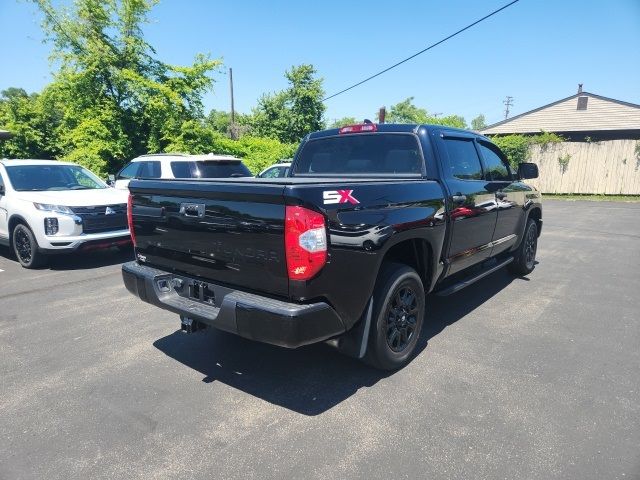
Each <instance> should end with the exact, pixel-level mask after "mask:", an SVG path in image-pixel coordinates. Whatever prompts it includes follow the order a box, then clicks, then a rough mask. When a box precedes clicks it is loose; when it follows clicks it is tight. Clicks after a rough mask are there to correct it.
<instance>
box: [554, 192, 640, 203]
mask: <svg viewBox="0 0 640 480" xmlns="http://www.w3.org/2000/svg"><path fill="white" fill-rule="evenodd" d="M542 198H548V199H551V200H569V201H573V202H575V201H576V200H586V201H589V202H640V195H589V194H580V193H543V194H542Z"/></svg>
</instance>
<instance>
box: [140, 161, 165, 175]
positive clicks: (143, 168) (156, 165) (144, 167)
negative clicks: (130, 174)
mask: <svg viewBox="0 0 640 480" xmlns="http://www.w3.org/2000/svg"><path fill="white" fill-rule="evenodd" d="M161 176H162V173H161V167H160V162H158V161H144V162H140V169H139V170H138V174H137V175H136V178H160V177H161Z"/></svg>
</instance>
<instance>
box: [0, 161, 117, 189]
mask: <svg viewBox="0 0 640 480" xmlns="http://www.w3.org/2000/svg"><path fill="white" fill-rule="evenodd" d="M6 169H7V174H8V175H9V181H10V182H11V185H12V186H13V188H14V190H17V191H20V192H24V191H44V190H95V189H101V188H108V187H107V185H106V184H105V183H104V182H103V181H102V180H100V179H99V178H98V177H96V176H95V175H94V174H93V173H91V172H90V171H89V170H87V169H85V168H82V167H81V166H79V165H13V166H10V167H6Z"/></svg>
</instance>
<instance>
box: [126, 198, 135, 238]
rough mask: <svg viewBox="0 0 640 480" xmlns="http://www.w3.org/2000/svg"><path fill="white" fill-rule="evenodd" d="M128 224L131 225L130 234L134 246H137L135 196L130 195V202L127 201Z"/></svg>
mask: <svg viewBox="0 0 640 480" xmlns="http://www.w3.org/2000/svg"><path fill="white" fill-rule="evenodd" d="M127 224H128V225H129V233H130V234H131V241H132V242H133V246H134V247H135V246H136V232H135V230H134V229H133V196H132V195H131V194H129V200H127Z"/></svg>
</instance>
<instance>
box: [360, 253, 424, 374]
mask: <svg viewBox="0 0 640 480" xmlns="http://www.w3.org/2000/svg"><path fill="white" fill-rule="evenodd" d="M373 295H374V300H373V301H374V310H373V317H372V322H373V323H372V325H371V332H370V335H369V345H368V346H367V353H366V356H365V362H367V363H368V364H369V365H371V366H373V367H376V368H380V369H382V370H396V369H398V368H401V367H403V366H404V365H406V364H407V363H408V362H409V360H410V359H411V356H412V354H413V352H414V351H415V348H416V345H417V343H418V337H419V336H420V330H421V329H422V324H423V323H424V309H425V294H424V286H423V284H422V280H421V279H420V276H419V275H418V273H417V272H416V271H415V270H414V269H412V268H410V267H408V266H406V265H401V264H397V263H389V264H386V265H383V267H382V269H381V272H380V276H379V277H378V283H377V285H376V288H375V290H374V294H373Z"/></svg>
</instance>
